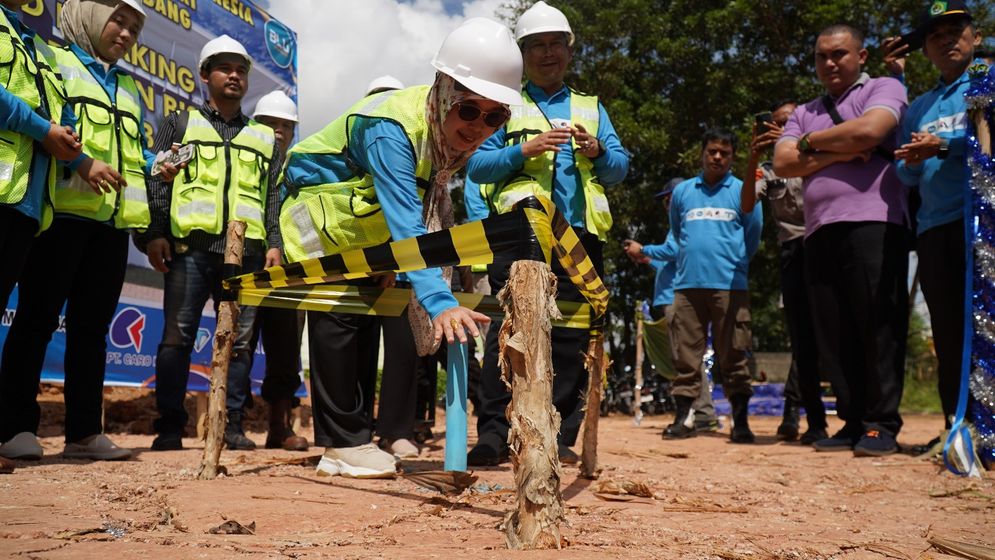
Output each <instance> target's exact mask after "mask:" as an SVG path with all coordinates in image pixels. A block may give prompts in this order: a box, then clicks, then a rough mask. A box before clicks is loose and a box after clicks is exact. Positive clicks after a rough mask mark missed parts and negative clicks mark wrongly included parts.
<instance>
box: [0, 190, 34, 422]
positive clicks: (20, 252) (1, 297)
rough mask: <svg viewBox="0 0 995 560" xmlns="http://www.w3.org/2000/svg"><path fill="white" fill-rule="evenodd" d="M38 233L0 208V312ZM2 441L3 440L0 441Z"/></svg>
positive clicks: (16, 214)
mask: <svg viewBox="0 0 995 560" xmlns="http://www.w3.org/2000/svg"><path fill="white" fill-rule="evenodd" d="M37 231H38V221H37V220H34V219H32V218H29V217H27V216H25V215H24V214H22V213H20V212H18V211H17V210H14V209H13V208H11V207H9V206H0V263H3V266H0V303H2V304H3V305H2V306H0V311H4V310H6V309H7V300H8V299H9V298H10V293H11V292H13V291H14V285H15V284H17V279H18V278H20V276H21V270H23V269H24V263H25V262H26V261H27V260H28V253H30V252H31V244H32V243H33V242H34V240H35V232H37ZM0 441H3V440H0Z"/></svg>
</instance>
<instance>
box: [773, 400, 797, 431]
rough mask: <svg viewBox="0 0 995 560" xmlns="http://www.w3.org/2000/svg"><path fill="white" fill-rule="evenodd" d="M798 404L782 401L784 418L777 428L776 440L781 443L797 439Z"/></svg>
mask: <svg viewBox="0 0 995 560" xmlns="http://www.w3.org/2000/svg"><path fill="white" fill-rule="evenodd" d="M800 422H801V418H800V417H799V412H798V404H796V403H793V402H791V401H788V400H785V401H784V417H783V418H782V419H781V425H780V426H778V427H777V439H779V440H782V441H795V440H796V439H798V431H799V423H800Z"/></svg>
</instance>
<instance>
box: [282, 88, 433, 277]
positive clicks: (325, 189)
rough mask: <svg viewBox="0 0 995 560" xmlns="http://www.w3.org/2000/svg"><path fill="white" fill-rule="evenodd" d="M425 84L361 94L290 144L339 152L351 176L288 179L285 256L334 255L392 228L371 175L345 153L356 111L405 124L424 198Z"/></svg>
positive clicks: (299, 150) (300, 149)
mask: <svg viewBox="0 0 995 560" xmlns="http://www.w3.org/2000/svg"><path fill="white" fill-rule="evenodd" d="M428 91H429V86H415V87H411V88H407V89H403V90H394V91H386V92H383V93H378V94H375V95H372V96H370V97H366V98H363V99H362V100H360V101H359V102H358V103H356V104H355V105H353V106H352V107H351V108H350V109H349V110H348V111H347V112H346V113H345V114H343V115H341V116H340V117H339V118H337V119H335V121H333V122H332V123H331V124H329V125H328V126H326V127H325V128H324V129H323V130H322V131H321V132H318V133H317V134H314V135H312V136H310V137H308V138H305V139H304V140H303V141H301V142H300V143H298V144H297V145H296V146H294V147H293V148H291V150H290V153H289V154H288V155H287V160H288V161H290V160H291V159H292V158H293V157H294V156H295V155H304V154H323V155H328V154H332V155H342V156H343V157H345V158H346V159H347V164H348V165H349V168H350V169H351V170H352V171H353V172H354V173H356V175H355V176H353V177H352V178H349V179H346V180H344V181H341V182H337V183H324V184H316V185H289V186H288V188H289V190H290V195H289V196H288V198H287V200H285V201H284V203H283V207H282V208H281V210H280V232H281V234H282V236H283V249H284V254H285V255H286V257H287V260H288V261H291V262H293V261H299V260H302V259H307V258H314V257H318V256H321V255H333V254H337V253H341V252H343V251H346V250H349V249H359V248H362V247H369V246H372V245H378V244H380V243H383V242H384V241H387V240H389V239H390V230H389V229H388V228H387V221H386V220H385V218H384V215H383V212H382V210H381V208H380V203H379V201H378V200H377V194H376V189H375V188H374V185H373V177H372V176H371V175H370V174H369V173H367V172H366V171H365V170H363V169H361V168H360V167H359V166H358V165H357V164H356V163H355V162H353V161H352V160H351V158H349V155H348V147H349V140H350V139H349V133H350V131H351V130H352V126H353V125H354V119H355V118H357V117H369V118H380V119H387V120H390V121H392V122H394V123H397V124H398V125H400V126H401V127H402V128H403V129H404V133H405V135H406V136H407V137H408V140H409V142H410V147H411V158H412V160H413V161H415V162H416V163H415V176H416V179H417V181H418V183H419V184H418V186H417V192H418V197H419V198H423V197H424V194H425V186H427V183H428V179H429V176H430V174H431V172H432V163H431V155H430V150H429V147H428V126H427V124H426V122H425V103H426V99H427V97H428Z"/></svg>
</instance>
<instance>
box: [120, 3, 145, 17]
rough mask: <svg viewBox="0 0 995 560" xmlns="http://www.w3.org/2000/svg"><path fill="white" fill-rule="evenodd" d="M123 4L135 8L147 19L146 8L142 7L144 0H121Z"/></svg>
mask: <svg viewBox="0 0 995 560" xmlns="http://www.w3.org/2000/svg"><path fill="white" fill-rule="evenodd" d="M120 1H121V3H122V4H124V5H125V6H128V7H129V8H132V9H134V10H135V11H136V12H138V14H139V15H140V16H142V19H145V8H143V7H142V0H120Z"/></svg>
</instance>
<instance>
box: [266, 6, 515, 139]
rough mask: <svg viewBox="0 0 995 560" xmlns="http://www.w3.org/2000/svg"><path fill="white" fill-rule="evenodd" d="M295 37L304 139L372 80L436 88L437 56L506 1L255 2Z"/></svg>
mask: <svg viewBox="0 0 995 560" xmlns="http://www.w3.org/2000/svg"><path fill="white" fill-rule="evenodd" d="M258 3H259V5H260V6H261V7H263V8H264V9H266V10H267V11H268V12H269V13H270V14H271V15H272V16H273V17H275V18H276V19H278V20H280V21H281V22H283V23H285V24H286V25H287V26H288V27H290V28H291V29H293V30H294V31H295V32H297V41H298V54H297V63H298V81H299V87H298V105H299V107H298V109H299V111H300V122H301V124H300V129H299V131H298V134H299V137H300V138H303V137H305V136H308V135H310V134H312V133H314V132H317V131H318V130H321V129H322V128H324V126H325V125H327V124H328V123H329V122H331V121H332V120H334V119H335V118H336V117H338V116H339V115H340V114H341V113H342V112H344V111H345V110H346V109H348V108H349V107H350V106H351V105H352V104H353V103H355V102H356V101H358V100H359V99H360V98H361V97H362V96H363V94H364V93H366V86H367V85H368V84H369V83H370V81H372V80H373V79H374V78H376V77H378V76H382V75H384V74H390V75H392V76H394V77H395V78H397V79H399V80H401V82H403V83H404V85H406V86H410V85H415V84H427V83H431V81H432V78H433V76H434V72H435V70H434V69H433V68H432V65H431V62H432V57H433V56H434V55H435V52H436V51H437V50H438V48H439V46H440V45H441V44H442V40H443V39H444V38H445V37H446V35H447V34H448V33H449V32H450V31H452V30H453V29H455V28H456V27H457V26H459V24H460V23H461V22H462V21H463V20H464V19H466V18H468V17H475V16H483V17H490V18H492V19H496V17H495V15H494V14H495V12H496V10H497V8H498V7H499V6H500V5H501V4H502V0H269V1H268V2H263V1H260V2H258Z"/></svg>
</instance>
